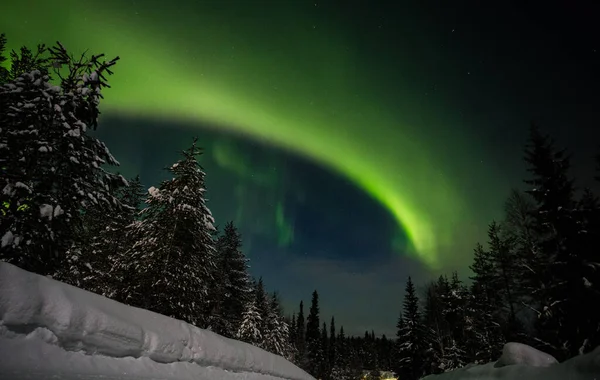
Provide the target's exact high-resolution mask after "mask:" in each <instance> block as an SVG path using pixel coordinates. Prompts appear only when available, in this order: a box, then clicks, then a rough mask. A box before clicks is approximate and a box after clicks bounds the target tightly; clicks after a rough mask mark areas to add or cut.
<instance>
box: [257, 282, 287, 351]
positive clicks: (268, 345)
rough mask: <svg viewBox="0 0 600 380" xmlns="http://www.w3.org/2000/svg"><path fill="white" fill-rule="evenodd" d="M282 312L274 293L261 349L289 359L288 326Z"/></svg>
mask: <svg viewBox="0 0 600 380" xmlns="http://www.w3.org/2000/svg"><path fill="white" fill-rule="evenodd" d="M282 314H283V311H282V309H281V305H280V302H279V298H278V296H277V294H276V293H274V294H273V295H272V296H271V303H270V306H269V310H268V315H267V318H266V323H265V325H266V329H265V331H264V334H263V344H262V346H263V348H264V349H265V350H267V351H269V352H272V353H274V354H277V355H280V356H283V357H284V358H286V359H288V360H289V359H291V354H292V350H291V345H290V343H289V326H288V324H287V323H286V322H285V320H284V318H283V315H282Z"/></svg>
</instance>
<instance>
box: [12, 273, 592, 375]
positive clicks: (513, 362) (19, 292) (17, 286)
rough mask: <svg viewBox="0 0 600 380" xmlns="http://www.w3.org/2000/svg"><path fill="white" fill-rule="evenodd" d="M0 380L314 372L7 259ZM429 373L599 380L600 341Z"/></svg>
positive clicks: (514, 347) (509, 348)
mask: <svg viewBox="0 0 600 380" xmlns="http://www.w3.org/2000/svg"><path fill="white" fill-rule="evenodd" d="M0 379H11V380H25V379H27V380H29V379H36V380H37V379H39V380H43V379H65V380H135V379H137V380H154V379H156V380H159V379H160V380H166V379H168V380H192V379H194V380H208V379H211V380H216V379H218V380H242V379H247V380H278V379H290V380H314V379H313V378H312V377H311V376H310V375H308V374H307V373H306V372H304V371H303V370H301V369H300V368H298V367H296V366H295V365H293V364H292V363H290V362H289V361H287V360H285V359H283V358H282V357H280V356H277V355H273V354H270V353H268V352H266V351H264V350H261V349H260V348H257V347H253V346H251V345H249V344H246V343H242V342H239V341H235V340H231V339H227V338H224V337H222V336H219V335H217V334H214V333H212V332H210V331H206V330H202V329H199V328H196V327H194V326H191V325H189V324H187V323H184V322H181V321H178V320H175V319H172V318H168V317H165V316H163V315H160V314H156V313H152V312H150V311H147V310H142V309H138V308H133V307H130V306H126V305H123V304H120V303H118V302H115V301H112V300H109V299H107V298H104V297H101V296H98V295H96V294H93V293H89V292H86V291H84V290H81V289H78V288H75V287H72V286H69V285H66V284H63V283H60V282H58V281H54V280H51V279H49V278H46V277H43V276H39V275H36V274H32V273H29V272H26V271H23V270H21V269H19V268H17V267H15V266H13V265H10V264H6V263H3V262H0ZM426 379H427V380H467V379H469V380H600V347H598V348H597V349H596V350H595V351H593V352H591V353H589V354H586V355H581V356H578V357H576V358H573V359H571V360H568V361H566V362H564V363H556V360H555V359H554V358H553V357H551V356H550V355H548V354H545V353H543V352H540V351H538V350H535V349H533V348H531V347H528V346H525V345H522V344H518V343H508V344H507V345H506V346H505V348H504V352H503V354H502V357H501V358H500V359H499V360H498V361H497V362H494V363H489V364H486V365H479V366H468V367H465V368H462V369H459V370H456V371H452V372H448V373H445V374H441V375H434V376H428V377H426Z"/></svg>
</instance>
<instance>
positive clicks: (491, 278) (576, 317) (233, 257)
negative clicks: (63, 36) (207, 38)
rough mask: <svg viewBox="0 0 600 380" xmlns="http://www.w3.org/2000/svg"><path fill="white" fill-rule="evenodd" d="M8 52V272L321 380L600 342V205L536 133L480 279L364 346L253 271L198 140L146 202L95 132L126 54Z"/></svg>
mask: <svg viewBox="0 0 600 380" xmlns="http://www.w3.org/2000/svg"><path fill="white" fill-rule="evenodd" d="M5 50H6V38H5V36H4V35H2V36H1V37H0V167H1V169H2V177H1V178H2V179H1V181H2V187H3V191H2V193H0V200H1V202H0V204H1V208H0V216H1V219H0V236H2V239H1V247H0V259H1V260H3V261H6V262H9V263H13V264H15V265H17V266H19V267H21V268H23V269H25V270H29V271H32V272H35V273H39V274H42V275H50V276H52V277H53V278H55V279H58V280H60V281H63V282H66V283H69V284H72V285H74V286H77V287H80V288H83V289H86V290H89V291H91V292H95V293H97V294H101V295H103V296H106V297H109V298H112V299H115V300H117V301H119V302H123V303H125V304H128V305H131V306H136V307H141V308H145V309H148V310H152V311H155V312H157V313H161V314H164V315H167V316H170V317H173V318H177V319H180V320H183V321H186V322H188V323H191V324H193V325H195V326H198V327H201V328H205V329H210V330H212V331H215V332H217V333H219V334H221V335H223V336H226V337H230V338H235V339H239V340H242V341H245V342H248V343H250V344H253V345H255V346H258V347H261V348H263V349H265V350H267V351H270V352H273V353H275V354H278V355H282V356H284V357H285V358H287V359H289V360H290V361H292V362H294V363H296V364H297V365H298V366H300V367H301V368H303V369H305V370H306V371H308V372H309V373H310V374H312V375H313V376H315V377H316V378H318V379H342V380H345V379H359V378H364V377H365V376H366V377H367V378H369V379H379V378H380V376H381V372H380V371H389V370H392V371H394V372H395V373H396V374H397V375H398V377H399V378H401V379H403V380H404V379H406V380H413V379H418V378H420V377H421V376H423V375H426V374H432V373H440V372H444V371H448V370H451V369H455V368H459V367H462V366H464V365H466V364H467V363H485V362H490V361H493V360H496V359H497V358H498V357H499V355H500V352H501V349H502V346H503V344H504V343H505V342H507V341H515V342H522V343H526V344H529V345H532V346H534V347H537V348H539V349H541V350H543V351H546V352H548V353H551V354H552V355H554V356H555V357H556V358H557V359H558V360H564V359H567V358H570V357H572V356H575V355H578V354H581V353H586V352H589V351H591V350H592V349H593V348H595V347H596V346H598V345H600V313H598V312H593V311H592V310H591V308H592V307H593V306H594V305H600V263H599V262H600V260H599V254H598V247H599V246H600V207H599V204H600V202H599V201H598V195H597V194H594V193H593V192H592V191H590V190H589V189H576V187H575V184H574V180H573V179H572V178H571V177H570V176H569V167H570V155H569V154H568V153H567V152H566V151H564V150H562V149H561V148H560V147H557V146H556V144H555V142H554V141H553V140H552V139H551V138H550V137H549V136H547V135H545V134H544V133H543V132H542V131H541V130H540V129H539V128H538V127H537V126H535V125H532V126H531V128H530V136H529V140H528V141H527V144H526V146H525V149H524V151H525V163H526V165H527V167H528V169H529V177H528V178H527V179H526V180H525V184H526V185H527V189H526V190H525V191H523V192H521V191H516V190H515V191H513V192H512V193H511V194H510V195H509V196H508V199H507V201H506V209H505V215H504V218H503V220H500V221H492V222H491V223H490V225H489V229H488V242H487V243H486V244H485V246H484V245H482V244H476V245H475V249H474V259H473V263H472V265H471V266H470V269H471V270H472V273H473V276H472V277H470V278H469V279H468V281H463V280H461V279H460V278H459V277H458V275H457V274H456V273H451V274H449V275H448V276H441V277H440V278H439V279H437V280H436V281H433V282H431V283H430V284H427V286H426V290H425V292H424V293H423V294H417V292H416V290H415V285H414V284H413V282H412V280H411V279H410V278H408V281H407V283H406V289H405V295H404V301H403V304H402V305H399V306H401V310H400V311H401V312H400V315H399V318H398V324H397V334H396V336H395V337H386V336H376V335H375V332H373V331H367V332H365V335H364V336H360V337H352V336H346V335H345V333H344V328H343V327H342V326H339V329H338V326H336V325H335V319H334V318H331V320H327V321H326V320H324V318H322V317H321V315H320V312H319V295H318V293H317V291H315V292H314V293H313V294H312V300H311V304H310V307H309V308H308V310H305V309H304V304H303V302H300V305H299V308H298V309H297V310H294V311H289V310H288V311H284V310H283V309H282V307H281V303H280V298H279V295H278V294H277V293H273V294H269V293H268V292H267V291H266V290H265V286H264V284H263V281H262V279H260V278H259V279H253V278H252V277H251V276H250V275H249V273H248V259H247V257H246V256H245V255H244V253H243V252H242V249H241V247H242V237H241V235H240V233H239V231H238V230H237V228H236V226H235V225H234V224H233V223H232V222H227V223H225V224H224V225H223V227H222V228H216V227H215V226H216V223H215V220H214V219H213V216H212V215H211V213H210V210H209V209H208V207H207V206H206V204H205V200H204V194H205V192H206V186H205V181H204V179H205V173H204V171H203V169H202V167H201V166H200V164H199V162H198V159H199V158H200V156H201V153H202V151H201V149H200V147H199V146H198V142H197V141H196V140H194V141H193V142H191V144H190V146H189V148H188V149H186V150H185V151H183V152H181V157H180V159H179V160H178V161H177V162H175V163H173V164H172V165H171V166H170V167H169V168H168V169H167V170H168V171H169V172H170V177H172V179H170V180H166V181H163V182H162V183H160V184H157V187H151V188H150V189H149V190H148V191H145V190H144V189H143V188H142V185H141V182H140V179H139V177H136V178H131V179H128V180H127V179H125V178H123V177H122V176H121V175H119V174H118V173H117V172H116V168H117V167H118V161H117V160H116V159H115V158H114V157H113V156H112V155H111V153H110V151H109V150H108V148H107V147H106V146H105V144H104V143H103V142H102V141H100V140H98V139H97V138H96V137H94V136H93V135H92V134H90V131H91V130H95V129H96V128H97V127H98V116H99V113H100V112H99V105H100V102H101V100H102V89H103V88H104V87H107V86H108V85H107V78H108V77H109V76H110V75H111V74H112V71H111V70H112V69H113V66H114V65H115V64H116V63H117V61H118V58H116V59H112V60H105V59H104V56H103V55H90V56H81V57H79V56H78V57H74V56H72V55H70V54H69V53H68V52H67V50H66V49H65V48H64V47H63V46H62V45H60V44H57V45H56V46H54V47H51V48H48V47H46V46H44V45H40V46H38V47H37V48H36V49H33V50H32V49H29V48H27V47H23V48H21V49H20V51H12V52H10V53H9V55H8V57H6V56H5V54H6V53H7V52H6V51H5ZM598 166H599V173H600V159H598ZM596 180H598V181H600V176H599V177H598V178H596ZM399 302H400V300H399ZM327 322H328V323H329V324H327ZM365 371H367V372H366V374H365Z"/></svg>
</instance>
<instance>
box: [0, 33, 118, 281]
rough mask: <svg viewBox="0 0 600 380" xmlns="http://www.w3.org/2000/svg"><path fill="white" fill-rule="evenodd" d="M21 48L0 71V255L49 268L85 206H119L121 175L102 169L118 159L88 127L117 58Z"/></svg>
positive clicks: (71, 238) (32, 267)
mask: <svg viewBox="0 0 600 380" xmlns="http://www.w3.org/2000/svg"><path fill="white" fill-rule="evenodd" d="M5 43H6V41H5V39H4V40H3V41H2V43H1V45H2V46H1V48H2V49H4V47H5ZM20 53H21V54H18V53H16V52H12V53H11V60H12V62H11V68H10V70H8V71H3V72H2V74H1V76H2V78H1V80H2V81H3V82H4V81H6V82H7V84H6V85H4V86H2V87H0V110H2V111H1V112H0V125H2V128H1V130H0V167H2V169H3V175H2V180H1V185H2V187H3V189H4V191H3V192H2V194H0V204H2V205H3V209H2V218H1V220H0V235H2V238H1V241H2V244H1V245H0V259H1V260H4V261H8V262H10V263H13V264H16V265H18V266H20V267H21V268H23V269H26V270H29V271H33V272H36V273H39V274H53V273H54V272H55V271H56V270H57V269H59V268H61V267H62V266H63V265H65V264H64V261H65V253H66V251H67V250H68V249H69V248H70V247H71V246H72V244H73V243H74V242H76V241H77V239H78V238H79V233H80V231H81V230H82V224H83V215H84V213H85V211H86V210H89V209H90V208H94V207H99V208H101V209H102V210H103V212H106V213H109V212H111V211H113V210H116V209H119V207H120V203H119V201H118V200H117V198H116V196H115V192H116V190H117V189H118V188H119V187H120V186H123V185H124V184H125V183H126V181H125V180H124V179H123V178H122V177H121V176H118V175H115V174H112V173H110V172H108V171H106V170H105V169H104V168H105V167H106V166H107V165H108V166H116V165H118V162H117V160H116V159H115V158H114V157H113V156H112V155H111V154H110V152H109V150H108V149H107V147H106V146H105V145H104V144H103V143H102V142H100V141H99V140H98V139H96V138H94V137H92V136H90V134H89V129H90V128H91V129H96V127H97V120H98V115H99V113H100V111H99V109H98V108H99V102H100V99H101V98H102V94H101V92H102V89H103V88H104V87H107V86H108V85H107V83H106V75H110V74H112V72H111V70H110V69H111V67H112V66H113V65H114V64H116V61H117V60H118V58H115V59H113V60H111V61H108V62H102V63H101V62H100V59H101V58H102V57H103V55H93V56H91V57H89V58H87V57H85V56H82V57H81V58H77V59H75V58H73V57H71V56H70V55H69V54H68V52H67V51H66V49H65V48H64V47H63V46H62V45H61V44H60V43H57V46H56V47H54V48H50V49H46V48H45V46H43V45H40V46H39V47H38V51H37V53H33V52H32V51H30V50H29V49H27V48H22V49H21V51H20ZM51 66H54V67H57V69H56V70H55V71H54V73H53V74H52V75H51V74H50V73H49V68H50V67H51ZM59 67H63V70H62V71H61V72H62V73H63V74H64V73H66V75H60V74H59V71H58V68H59ZM52 76H54V77H55V79H57V82H58V84H59V85H58V86H55V85H53V84H52V83H51V81H52Z"/></svg>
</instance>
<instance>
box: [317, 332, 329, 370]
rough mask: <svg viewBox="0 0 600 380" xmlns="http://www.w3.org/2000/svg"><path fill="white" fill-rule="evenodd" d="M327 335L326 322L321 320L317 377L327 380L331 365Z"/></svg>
mask: <svg viewBox="0 0 600 380" xmlns="http://www.w3.org/2000/svg"><path fill="white" fill-rule="evenodd" d="M329 343H330V342H329V337H328V336H327V324H326V323H325V322H323V329H322V330H321V363H320V366H319V376H318V378H319V379H323V380H327V379H329V378H330V376H331V365H330V363H329V349H330V347H329Z"/></svg>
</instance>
